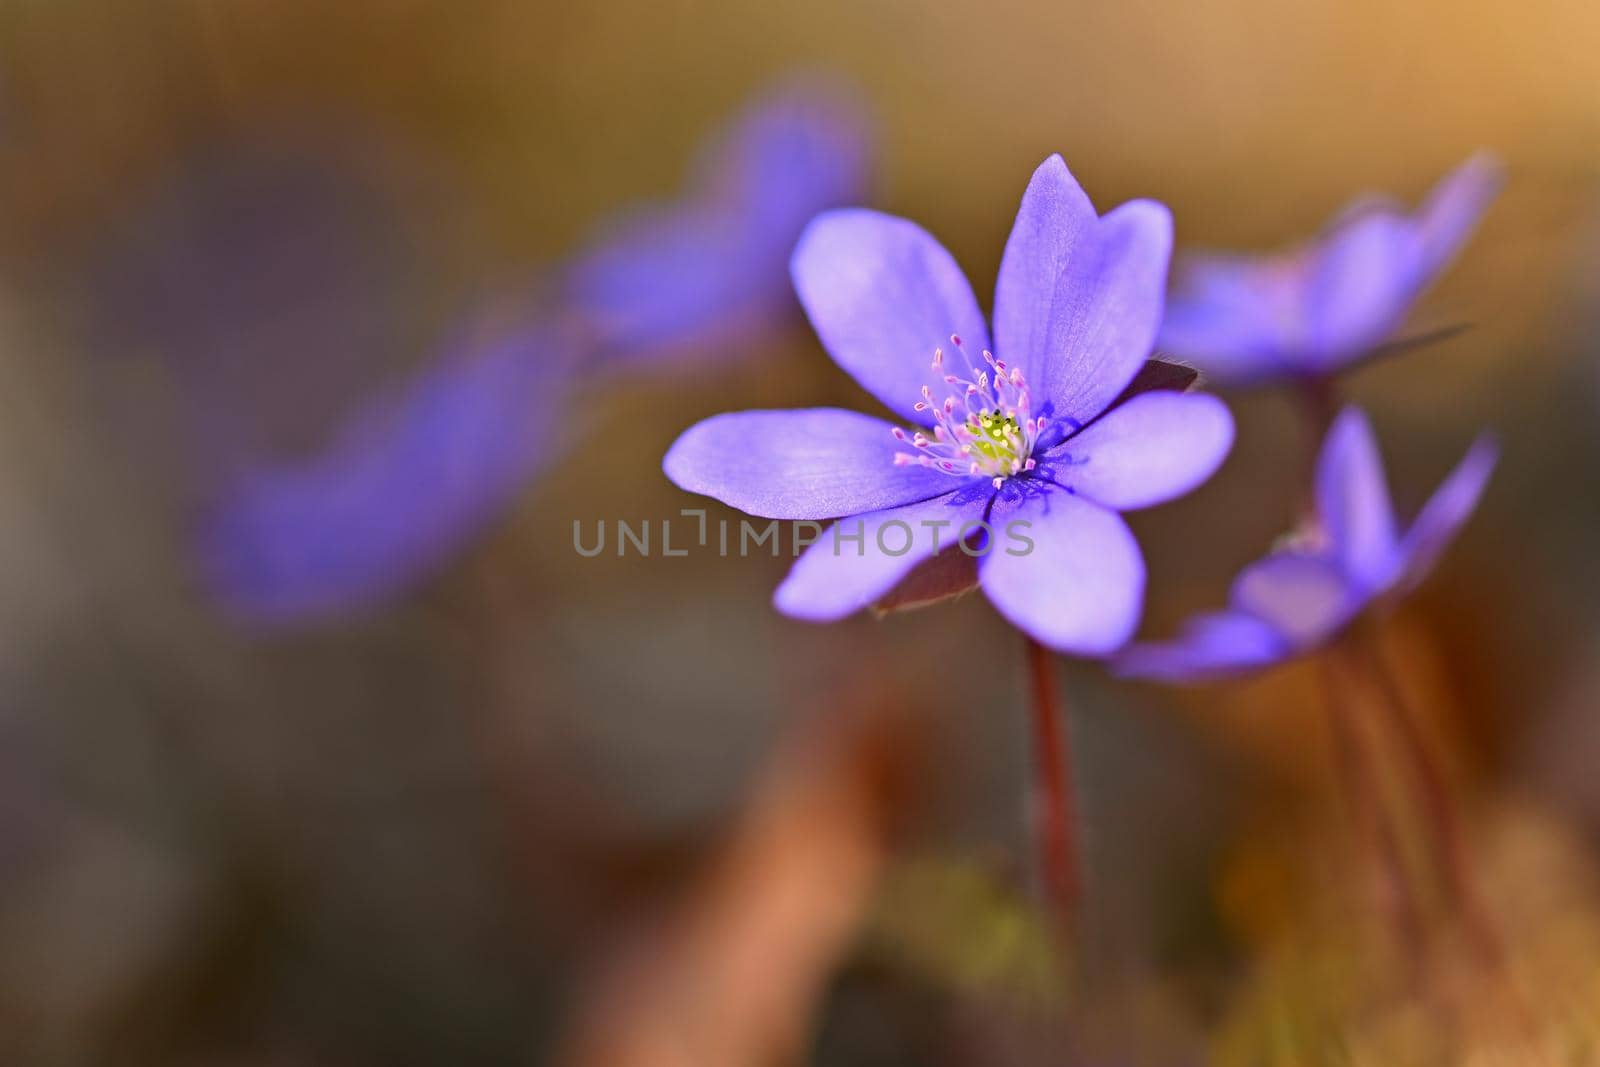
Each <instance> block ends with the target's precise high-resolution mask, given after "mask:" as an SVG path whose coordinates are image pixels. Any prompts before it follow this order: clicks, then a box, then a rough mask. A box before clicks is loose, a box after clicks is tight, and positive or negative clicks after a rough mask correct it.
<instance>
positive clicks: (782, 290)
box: [566, 80, 869, 363]
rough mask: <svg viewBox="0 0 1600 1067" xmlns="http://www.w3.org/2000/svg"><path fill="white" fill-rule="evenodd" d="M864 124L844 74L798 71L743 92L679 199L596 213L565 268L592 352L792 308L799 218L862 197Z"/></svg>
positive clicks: (631, 347)
mask: <svg viewBox="0 0 1600 1067" xmlns="http://www.w3.org/2000/svg"><path fill="white" fill-rule="evenodd" d="M868 156H869V152H868V138H867V131H866V125H865V122H864V121H863V119H862V117H861V112H860V109H859V108H858V107H857V106H856V104H855V101H854V100H853V99H852V98H851V97H850V96H849V95H848V94H847V93H845V92H844V91H843V90H841V89H840V88H839V87H837V86H834V85H832V84H831V83H826V82H818V81H816V80H804V81H800V82H796V83H795V84H792V85H790V86H787V87H785V88H783V89H780V90H778V91H777V92H774V93H772V94H770V95H768V96H767V97H765V98H763V99H761V100H759V101H757V102H756V103H755V104H753V105H751V106H750V107H749V108H748V109H747V110H746V111H745V113H744V114H743V115H742V116H741V117H740V118H739V119H738V120H737V121H736V122H735V123H734V124H733V125H732V127H731V128H730V129H729V130H728V132H727V133H726V135H725V136H723V137H721V138H718V139H717V140H716V141H714V142H713V143H711V144H709V145H708V146H707V147H706V148H705V149H704V150H703V151H702V152H701V154H700V158H699V159H698V160H697V162H696V164H695V166H694V168H693V175H694V177H693V180H692V182H691V190H690V192H689V193H688V194H687V195H686V196H685V197H684V198H683V199H682V200H680V201H678V202H675V203H671V204H667V205H664V206H653V207H646V208H641V209H638V210H635V211H633V212H631V213H629V214H627V215H624V216H621V217H619V218H618V219H616V220H614V221H613V222H611V223H610V224H608V225H606V226H604V227H603V228H602V229H603V232H602V234H601V235H600V236H599V237H598V238H597V239H596V241H595V242H594V243H593V245H592V248H591V250H590V251H589V252H587V253H585V254H584V255H582V256H580V257H579V258H578V259H577V261H576V262H575V263H574V264H573V266H572V268H571V270H570V271H569V273H568V276H567V282H566V296H567V303H568V305H569V307H570V308H571V309H572V310H573V311H575V312H576V313H578V314H579V315H581V316H582V317H583V319H584V321H585V324H586V326H587V328H588V329H589V330H590V331H592V339H593V343H594V348H595V352H596V356H597V358H600V359H604V360H606V361H608V362H614V363H637V362H638V361H640V360H651V359H660V358H662V356H663V355H683V354H688V353H689V352H690V351H691V350H693V352H694V353H695V354H699V355H705V354H707V352H708V351H712V350H719V351H728V350H731V349H732V348H733V346H734V342H736V341H739V340H743V339H746V338H747V337H748V336H749V334H750V333H751V332H752V331H758V330H760V329H762V328H764V327H766V326H767V325H769V323H770V321H771V320H772V319H774V318H776V317H786V316H788V315H790V314H793V313H794V312H796V311H798V308H796V307H795V306H794V297H793V295H792V293H791V291H790V288H789V284H788V277H787V271H786V268H787V266H788V262H789V253H790V252H791V251H793V249H794V243H795V240H796V239H797V238H798V237H799V236H800V231H801V230H802V229H804V228H805V225H806V223H807V222H809V221H810V220H811V219H812V218H813V217H815V216H816V215H817V214H818V213H819V212H821V211H825V210H827V209H828V208H833V207H842V206H844V205H846V204H855V203H860V202H861V200H862V198H863V196H864V195H865V193H866V185H867V172H868Z"/></svg>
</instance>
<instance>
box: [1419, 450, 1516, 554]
mask: <svg viewBox="0 0 1600 1067" xmlns="http://www.w3.org/2000/svg"><path fill="white" fill-rule="evenodd" d="M1499 458H1500V449H1499V447H1498V446H1497V445H1496V444H1495V442H1494V439H1493V438H1492V437H1489V436H1488V435H1484V436H1481V437H1479V438H1478V440H1477V441H1475V442H1473V445H1472V448H1471V449H1469V450H1468V451H1467V454H1466V456H1465V457H1464V458H1463V459H1462V460H1461V462H1460V463H1459V464H1457V465H1456V469H1455V470H1453V471H1451V472H1450V476H1449V477H1448V478H1446V479H1445V480H1444V482H1443V483H1441V484H1440V486H1439V488H1438V489H1436V490H1434V493H1433V496H1432V497H1430V498H1429V499H1428V502H1427V504H1425V505H1423V508H1422V512H1421V513H1420V514H1419V515H1418V516H1417V521H1416V522H1414V523H1412V525H1411V529H1410V530H1408V531H1406V535H1405V539H1404V540H1403V541H1402V542H1401V546H1400V554H1401V556H1403V557H1404V559H1405V582H1406V584H1407V585H1414V584H1415V583H1417V582H1420V581H1421V580H1422V579H1423V578H1425V577H1427V575H1428V572H1429V571H1431V570H1432V569H1433V566H1434V564H1435V563H1437V562H1438V560H1439V556H1440V554H1441V553H1443V552H1444V550H1445V549H1446V548H1448V547H1449V545H1450V542H1451V541H1453V540H1455V537H1456V534H1457V533H1459V532H1460V530H1461V527H1462V526H1463V525H1464V524H1465V523H1466V521H1467V520H1468V519H1469V518H1471V517H1472V513H1473V512H1474V511H1475V510H1477V507H1478V500H1479V498H1481V497H1482V496H1483V490H1484V487H1485V486H1486V485H1488V483H1489V475H1491V474H1492V473H1494V468H1495V464H1496V463H1497V462H1498V461H1499Z"/></svg>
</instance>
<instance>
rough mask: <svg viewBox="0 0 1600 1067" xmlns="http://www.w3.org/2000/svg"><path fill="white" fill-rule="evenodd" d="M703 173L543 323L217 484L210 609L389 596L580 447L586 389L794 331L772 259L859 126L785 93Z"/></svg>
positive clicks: (719, 147)
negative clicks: (287, 454) (316, 446)
mask: <svg viewBox="0 0 1600 1067" xmlns="http://www.w3.org/2000/svg"><path fill="white" fill-rule="evenodd" d="M702 155H703V158H702V160H701V162H700V164H699V166H698V167H697V178H696V182H695V188H694V189H693V191H692V192H691V193H690V195H689V196H687V197H686V198H685V199H683V200H682V201H680V202H676V203H672V204H669V205H664V206H661V207H657V208H652V209H649V210H646V211H644V212H634V213H631V214H630V215H629V217H628V219H627V220H626V221H625V222H623V223H622V224H620V225H618V226H616V227H611V228H608V230H609V232H608V233H607V235H606V236H605V237H604V238H603V239H601V240H600V241H599V242H598V243H597V244H595V245H593V246H592V247H591V248H589V249H588V250H586V251H584V252H582V253H580V254H579V255H577V256H576V257H574V259H573V261H572V262H571V264H570V265H565V266H560V267H558V268H557V269H556V270H554V271H553V272H552V273H553V274H554V275H555V276H556V279H557V282H556V284H555V289H556V290H557V291H559V292H560V294H561V296H562V297H563V298H564V300H563V306H562V308H561V309H560V313H559V314H557V313H555V312H548V313H546V312H542V311H541V312H539V313H537V314H536V315H535V316H533V317H532V318H531V319H526V320H525V321H524V322H523V323H522V325H521V326H520V327H519V328H518V329H516V330H513V331H509V332H503V333H502V334H500V335H498V336H496V337H495V338H494V339H493V340H492V341H489V342H483V341H482V340H481V339H469V340H467V341H464V342H457V343H452V344H451V345H448V346H446V350H445V351H444V353H443V354H442V358H441V359H440V360H439V362H438V363H437V364H436V365H435V366H433V367H431V368H429V369H427V370H426V371H424V372H423V373H422V374H420V375H418V376H417V377H416V378H414V379H412V380H411V381H409V382H404V383H401V384H400V385H398V386H397V387H396V388H394V389H392V390H389V391H386V392H384V393H382V394H380V395H377V396H373V397H371V398H369V399H368V401H367V402H365V403H363V404H362V405H360V406H359V407H358V408H357V409H356V410H355V411H354V412H353V413H352V414H351V415H350V417H349V418H348V419H347V420H346V422H345V423H344V425H343V426H341V427H340V428H339V429H338V430H337V431H336V432H335V433H334V434H333V435H332V436H331V437H330V439H329V442H328V444H327V446H326V447H325V448H324V449H323V451H322V452H321V453H319V454H317V455H313V456H310V457H308V458H301V459H295V460H290V459H286V458H273V459H266V460H260V459H259V458H258V460H257V462H254V463H253V464H251V465H250V466H249V467H248V469H247V470H246V472H245V473H244V474H243V475H241V476H239V477H236V478H234V479H233V480H232V481H231V482H230V483H229V484H228V485H227V486H225V489H224V492H223V493H222V494H221V495H220V499H219V500H218V501H217V502H216V504H215V506H214V507H213V508H212V509H211V511H210V514H209V515H208V516H207V520H206V522H205V523H204V524H203V527H202V532H201V537H200V546H199V551H198V554H199V556H200V558H201V561H202V570H203V575H204V578H205V580H206V582H207V584H208V586H209V587H210V589H211V590H212V592H213V594H214V595H215V596H216V597H217V598H218V599H219V600H221V601H222V602H223V603H224V604H225V605H226V606H227V607H229V608H230V609H231V610H232V611H233V612H234V613H235V614H237V615H240V616H243V617H246V618H250V619H252V620H254V621H261V622H270V623H276V624H292V623H300V622H306V621H312V620H317V619H321V618H326V617H331V616H337V615H339V614H343V613H346V612H349V611H352V610H357V609H361V608H364V607H368V606H370V605H373V604H375V603H378V602H381V601H383V600H385V599H388V598H391V597H394V596H396V595H398V594H400V593H402V592H403V591H405V590H406V589H408V588H410V587H411V586H413V585H414V584H416V583H417V582H419V581H421V580H423V579H425V578H426V577H428V576H430V575H432V574H434V573H435V572H437V571H438V570H439V569H440V568H441V567H443V566H444V565H446V564H447V563H448V562H449V561H450V560H451V559H453V558H454V557H455V556H456V554H457V553H459V552H460V551H461V550H462V549H463V548H464V547H465V546H466V545H467V544H468V543H470V542H471V540H472V539H473V538H474V537H476V536H478V535H480V534H481V533H482V532H483V531H484V530H485V528H487V527H488V526H490V525H492V524H493V523H494V522H495V521H496V520H498V519H500V518H502V517H503V516H504V515H505V514H506V513H507V512H508V511H509V510H510V507H511V505H512V503H513V502H514V501H515V500H516V498H517V496H518V494H519V493H520V492H521V491H522V490H524V489H525V488H526V487H527V485H528V483H529V481H530V480H531V479H533V478H535V477H536V476H537V475H538V474H539V472H541V471H543V470H545V469H547V468H548V466H549V465H550V464H551V463H552V462H555V461H558V460H559V459H560V458H561V456H562V455H563V454H564V453H565V451H566V450H567V449H570V448H573V447H575V446H579V445H580V444H581V442H582V441H583V439H584V436H585V432H584V431H585V427H584V426H583V425H582V422H583V418H582V415H581V412H582V411H583V405H582V403H581V402H574V398H575V397H577V396H581V395H582V394H583V392H584V391H585V390H592V389H596V388H601V387H603V386H604V384H605V383H606V382H607V381H608V380H611V379H614V378H615V377H616V376H618V375H638V374H640V373H644V372H647V371H649V370H650V369H663V368H674V367H679V366H681V359H682V357H686V356H694V355H698V354H701V353H703V352H705V351H706V350H708V349H710V348H713V347H715V346H717V345H718V344H721V343H724V342H725V341H727V340H728V339H730V338H732V337H735V336H737V337H739V338H742V339H744V340H746V341H749V340H752V339H758V338H759V335H760V334H761V333H763V332H765V331H769V330H772V329H774V328H777V327H780V326H781V325H782V324H783V322H784V320H786V319H787V318H789V317H791V316H792V317H794V318H796V319H797V318H798V316H797V315H793V312H794V311H795V310H797V309H795V308H794V306H793V297H792V296H791V295H790V293H789V286H788V282H787V278H786V270H785V268H786V266H787V260H788V254H789V251H790V249H792V247H793V245H794V241H795V239H796V237H798V235H799V233H800V230H801V228H802V227H803V226H804V225H805V223H806V221H807V220H809V219H810V218H811V217H812V216H813V215H815V214H816V213H817V212H818V211H820V210H822V209H824V208H827V207H832V206H837V205H839V204H843V203H851V202H856V201H858V200H859V199H860V197H861V195H862V192H863V185H864V182H865V173H866V155H867V145H866V140H865V134H864V130H863V124H862V122H861V121H860V119H859V117H858V116H857V115H856V113H855V112H853V111H852V110H851V109H850V105H849V102H848V100H847V98H845V97H843V96H841V95H840V94H839V93H838V92H836V91H833V90H831V89H828V88H826V87H820V86H817V85H815V84H814V83H807V84H805V85H797V86H792V87H789V88H786V89H784V90H782V91H780V92H778V93H776V94H774V95H773V96H771V97H768V98H766V99H764V100H761V101H758V102H757V103H756V104H755V105H753V106H752V107H751V108H750V109H749V110H748V111H747V112H746V114H744V115H743V116H742V117H741V118H740V119H739V120H738V121H737V122H736V123H734V125H733V126H732V128H731V129H730V130H729V131H727V132H726V133H725V134H724V135H723V136H720V137H718V138H717V139H716V140H715V142H714V143H713V145H712V146H711V147H710V148H709V149H708V150H707V151H706V152H704V153H703V154H702ZM747 347H750V346H747ZM574 411H576V412H578V413H579V414H577V415H574V414H573V412H574Z"/></svg>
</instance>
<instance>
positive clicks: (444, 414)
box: [200, 328, 575, 622]
mask: <svg viewBox="0 0 1600 1067" xmlns="http://www.w3.org/2000/svg"><path fill="white" fill-rule="evenodd" d="M462 347H463V348H464V351H463V352H461V353H458V354H456V355H455V356H453V357H451V358H447V359H446V360H445V361H444V362H442V363H441V364H440V365H439V366H437V367H434V368H432V369H430V370H428V371H427V372H425V373H423V374H422V375H420V376H419V377H417V378H416V379H414V380H413V381H411V382H408V383H406V384H405V385H404V386H403V387H401V388H399V389H396V390H394V391H392V392H390V393H388V394H385V395H383V396H380V397H378V398H376V399H374V400H372V401H369V402H368V404H367V405H365V406H364V407H363V408H362V409H361V410H360V411H359V412H358V413H357V414H356V416H355V417H354V418H352V419H350V420H349V421H348V422H346V423H345V424H344V426H343V427H342V428H341V430H340V432H339V435H338V437H337V438H336V439H335V440H334V441H333V442H332V443H331V444H330V445H329V446H328V447H327V448H326V449H324V450H323V451H322V452H321V453H320V454H319V455H317V456H316V457H314V458H312V459H310V460H308V461H306V462H303V463H283V464H274V465H267V466H263V467H261V468H258V469H256V470H254V471H252V472H249V473H247V474H246V475H244V476H243V477H241V478H239V479H238V480H237V481H236V482H235V483H234V484H233V485H232V487H231V492H230V493H229V494H228V495H227V496H226V497H225V498H224V500H223V503H222V506H221V507H220V508H218V509H216V511H215V512H214V513H213V514H212V516H211V520H210V522H209V523H208V524H207V525H206V526H205V527H204V530H203V533H202V537H201V543H200V553H201V563H202V569H203V573H204V576H205V578H206V581H207V584H208V586H209V587H210V588H211V589H212V590H213V591H214V593H215V594H216V595H217V596H218V598H219V599H221V600H222V601H223V603H224V604H225V605H227V606H228V607H229V608H230V609H232V610H234V611H235V612H237V613H239V614H241V615H245V616H248V617H250V618H252V619H255V620H257V621H261V622H294V621H302V620H306V619H310V618H316V617H320V616H328V615H333V614H337V613H340V612H343V611H348V610H351V609H354V608H357V607H360V606H363V605H366V604H371V603H374V602H377V601H381V600H383V599H385V598H387V597H389V596H392V595H394V594H396V593H399V592H401V591H402V590H404V589H405V588H406V587H407V586H409V585H410V584H411V583H412V582H414V581H416V580H418V579H419V578H420V577H422V576H423V575H426V574H429V573H431V572H433V571H435V570H437V569H438V568H439V567H441V566H442V565H443V564H445V563H446V562H448V561H449V560H450V558H451V557H452V556H454V555H455V554H456V552H458V551H459V550H460V549H461V548H462V547H463V546H464V545H465V544H466V543H467V542H468V541H470V540H471V539H472V538H474V537H476V536H477V535H478V534H480V533H481V532H482V531H483V529H484V528H485V527H487V526H488V525H490V524H491V523H492V522H493V521H494V520H495V519H497V518H499V517H500V516H501V515H502V514H504V513H505V512H506V510H507V509H508V508H509V507H510V503H511V501H512V500H513V499H514V498H515V497H516V495H517V494H518V493H519V492H520V491H521V490H522V489H523V488H524V486H526V485H527V483H528V481H529V479H531V478H533V477H534V476H535V475H537V474H538V473H539V472H540V471H541V470H543V469H544V468H545V467H546V466H547V465H548V464H549V463H550V462H551V461H552V460H553V459H555V458H556V457H557V456H558V455H559V454H560V447H561V445H562V444H563V443H564V439H565V437H566V436H567V435H568V433H569V432H570V427H569V426H567V425H566V423H565V422H563V423H562V428H561V429H560V430H559V431H555V432H552V430H551V427H550V425H549V423H548V422H546V421H545V419H544V417H542V416H541V409H542V408H548V406H549V405H550V404H551V403H552V401H553V400H555V397H554V396H553V395H552V391H551V385H552V383H559V382H560V381H561V380H563V378H564V377H565V370H564V368H565V367H568V366H570V364H571V362H572V359H573V354H574V351H575V349H574V346H573V345H572V344H571V342H570V340H569V339H568V338H566V337H563V336H561V335H560V334H558V333H557V332H556V331H555V330H553V329H548V328H544V329H535V330H530V331H526V332H523V333H520V334H517V335H515V336H512V337H510V338H506V339H501V340H498V341H495V342H492V343H489V344H486V345H481V346H479V345H470V344H469V345H463V346H462ZM556 403H557V404H559V401H556ZM556 418H557V419H558V420H565V419H566V416H565V415H557V416H556Z"/></svg>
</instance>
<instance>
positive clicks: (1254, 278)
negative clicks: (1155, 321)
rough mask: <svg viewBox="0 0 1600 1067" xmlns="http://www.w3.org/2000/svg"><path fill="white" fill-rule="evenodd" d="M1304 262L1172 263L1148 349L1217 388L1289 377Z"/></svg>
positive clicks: (1299, 326)
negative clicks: (1162, 311) (1187, 366)
mask: <svg viewBox="0 0 1600 1067" xmlns="http://www.w3.org/2000/svg"><path fill="white" fill-rule="evenodd" d="M1307 263H1308V261H1307V257H1306V256H1304V255H1302V254H1296V253H1285V254H1280V255H1272V256H1261V257H1259V258H1251V257H1247V256H1235V255H1226V254H1213V255H1196V254H1188V255H1182V256H1179V257H1178V261H1177V264H1176V266H1175V267H1174V269H1173V281H1172V287H1171V289H1170V291H1169V292H1168V294H1167V306H1166V316H1165V318H1164V319H1163V320H1162V322H1161V333H1160V336H1159V337H1158V339H1157V341H1156V347H1157V348H1158V349H1160V350H1161V351H1162V352H1167V353H1171V354H1172V355H1174V356H1176V357H1178V358H1180V359H1184V360H1190V361H1193V362H1194V363H1195V364H1196V365H1197V366H1198V367H1199V368H1200V369H1201V370H1202V371H1203V372H1205V374H1206V375H1207V376H1208V377H1210V378H1211V379H1213V380H1215V381H1216V382H1218V383H1220V384H1223V385H1249V384H1252V383H1254V382H1257V381H1261V380H1263V379H1267V378H1278V377H1284V376H1286V375H1290V374H1294V373H1297V372H1298V371H1299V370H1300V369H1301V367H1300V365H1299V363H1298V361H1297V360H1296V354H1297V350H1298V349H1300V348H1302V347H1303V346H1304V339H1303V336H1302V334H1303V332H1304V329H1305V324H1304V323H1303V322H1302V319H1303V318H1304V315H1303V313H1302V308H1301V302H1302V300H1303V298H1304V292H1305V274H1306V269H1307Z"/></svg>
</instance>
